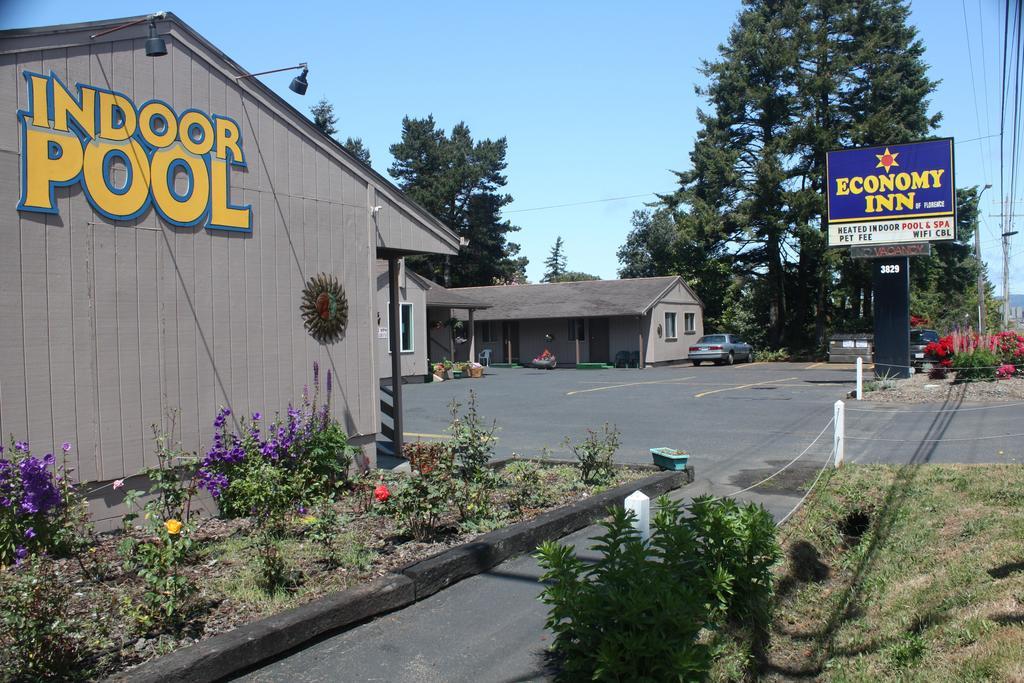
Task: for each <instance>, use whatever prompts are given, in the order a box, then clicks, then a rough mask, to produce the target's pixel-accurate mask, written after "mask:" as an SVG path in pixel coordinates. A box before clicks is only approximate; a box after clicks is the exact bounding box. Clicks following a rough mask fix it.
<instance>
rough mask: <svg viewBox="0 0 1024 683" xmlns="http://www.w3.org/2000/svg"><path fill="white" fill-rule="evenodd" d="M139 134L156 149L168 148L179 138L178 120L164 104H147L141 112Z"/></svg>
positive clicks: (172, 111)
mask: <svg viewBox="0 0 1024 683" xmlns="http://www.w3.org/2000/svg"><path fill="white" fill-rule="evenodd" d="M139 134H140V135H141V136H142V139H143V140H145V141H146V143H147V144H148V145H151V146H152V147H153V148H155V149H159V148H161V147H167V146H168V145H170V144H171V143H172V142H174V139H175V138H176V137H178V119H177V117H175V115H174V110H173V109H171V108H170V107H169V106H167V105H166V104H164V103H163V102H147V103H146V104H144V105H143V106H142V109H140V110H139Z"/></svg>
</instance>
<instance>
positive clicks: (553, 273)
mask: <svg viewBox="0 0 1024 683" xmlns="http://www.w3.org/2000/svg"><path fill="white" fill-rule="evenodd" d="M564 275H565V251H563V250H562V236H561V235H559V236H558V237H556V238H555V244H554V245H553V246H552V247H551V254H550V255H549V256H548V257H547V259H545V260H544V277H542V278H541V279H540V281H541V282H559V281H561V279H562V276H564Z"/></svg>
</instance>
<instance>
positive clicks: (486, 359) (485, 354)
mask: <svg viewBox="0 0 1024 683" xmlns="http://www.w3.org/2000/svg"><path fill="white" fill-rule="evenodd" d="M477 362H478V363H480V365H488V366H489V365H490V364H491V350H490V349H484V350H483V351H481V352H480V356H479V359H478V360H477Z"/></svg>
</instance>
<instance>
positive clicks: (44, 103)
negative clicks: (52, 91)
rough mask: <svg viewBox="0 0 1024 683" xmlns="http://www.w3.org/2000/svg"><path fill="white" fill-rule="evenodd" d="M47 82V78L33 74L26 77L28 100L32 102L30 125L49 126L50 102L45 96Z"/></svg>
mask: <svg viewBox="0 0 1024 683" xmlns="http://www.w3.org/2000/svg"><path fill="white" fill-rule="evenodd" d="M49 83H50V80H49V79H48V78H44V77H42V76H36V75H34V74H33V75H32V76H29V79H28V90H29V101H30V102H31V103H32V125H33V126H37V127H39V128H49V127H50V106H49V104H50V103H49V99H48V97H47V95H48V91H49Z"/></svg>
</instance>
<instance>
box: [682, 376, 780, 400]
mask: <svg viewBox="0 0 1024 683" xmlns="http://www.w3.org/2000/svg"><path fill="white" fill-rule="evenodd" d="M795 379H796V377H787V378H786V379H770V380H768V381H766V382H754V383H753V384H740V385H739V386H735V387H725V388H724V389H712V390H711V391H702V392H700V393H699V394H694V396H693V397H694V398H703V397H704V396H709V395H711V394H717V393H719V392H721V391H733V390H735V389H749V388H750V387H759V386H763V385H765V384H778V383H780V382H789V381H792V380H795Z"/></svg>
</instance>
